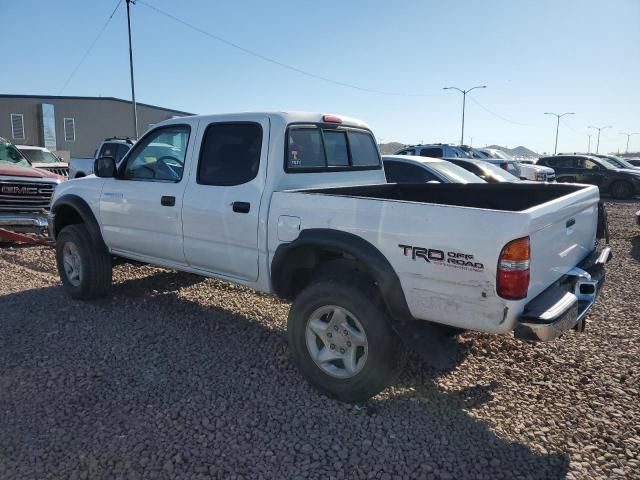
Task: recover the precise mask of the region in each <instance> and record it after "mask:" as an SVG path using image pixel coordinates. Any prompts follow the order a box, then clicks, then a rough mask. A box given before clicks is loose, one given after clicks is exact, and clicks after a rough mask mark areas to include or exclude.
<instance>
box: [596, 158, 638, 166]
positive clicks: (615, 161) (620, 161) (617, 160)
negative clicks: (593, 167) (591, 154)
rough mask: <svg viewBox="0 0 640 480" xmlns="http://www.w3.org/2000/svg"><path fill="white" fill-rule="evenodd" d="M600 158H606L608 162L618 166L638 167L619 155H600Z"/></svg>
mask: <svg viewBox="0 0 640 480" xmlns="http://www.w3.org/2000/svg"><path fill="white" fill-rule="evenodd" d="M600 159H601V160H604V161H605V162H606V163H608V164H609V165H611V166H613V167H616V168H634V169H635V168H636V167H635V166H633V165H632V164H630V163H629V162H627V161H626V160H623V159H621V158H618V157H600Z"/></svg>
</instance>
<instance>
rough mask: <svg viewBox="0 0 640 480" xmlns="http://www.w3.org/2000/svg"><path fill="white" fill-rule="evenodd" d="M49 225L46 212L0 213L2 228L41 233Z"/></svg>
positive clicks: (0, 225)
mask: <svg viewBox="0 0 640 480" xmlns="http://www.w3.org/2000/svg"><path fill="white" fill-rule="evenodd" d="M48 225H49V222H48V220H47V215H46V214H24V215H4V214H0V228H6V229H9V230H14V231H16V232H31V233H41V232H42V231H43V230H46V229H47V227H48Z"/></svg>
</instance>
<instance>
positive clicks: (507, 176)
mask: <svg viewBox="0 0 640 480" xmlns="http://www.w3.org/2000/svg"><path fill="white" fill-rule="evenodd" d="M480 168H481V169H482V170H484V171H485V172H486V173H487V175H489V176H491V177H493V178H495V179H496V180H498V181H499V182H518V181H520V179H519V178H518V177H516V176H515V175H512V174H511V173H509V172H507V171H506V170H505V169H503V168H500V167H497V166H495V165H493V164H492V163H489V162H487V163H486V164H483V165H480Z"/></svg>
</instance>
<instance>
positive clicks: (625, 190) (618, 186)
mask: <svg viewBox="0 0 640 480" xmlns="http://www.w3.org/2000/svg"><path fill="white" fill-rule="evenodd" d="M611 195H613V196H614V198H617V199H618V200H626V199H628V198H631V196H632V195H633V186H632V185H631V184H630V183H628V182H624V181H617V182H615V183H614V184H613V185H611Z"/></svg>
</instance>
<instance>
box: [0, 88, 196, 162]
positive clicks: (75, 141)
mask: <svg viewBox="0 0 640 480" xmlns="http://www.w3.org/2000/svg"><path fill="white" fill-rule="evenodd" d="M136 105H137V111H138V131H139V133H140V134H142V133H143V132H144V131H145V130H147V129H148V128H149V126H150V125H153V124H155V123H158V122H161V121H162V120H166V119H168V118H173V117H181V116H185V115H192V114H191V113H187V112H181V111H179V110H172V109H170V108H162V107H156V106H154V105H146V104H144V103H137V104H136ZM113 136H123V137H131V138H134V128H133V118H132V113H131V102H130V101H128V100H122V99H120V98H114V97H67V96H50V95H40V96H38V95H0V137H4V138H6V139H8V140H10V141H11V142H12V143H14V144H17V145H37V146H41V147H47V148H48V149H49V150H52V151H56V152H57V153H58V154H60V155H62V156H63V157H66V158H68V157H70V156H71V157H90V156H93V154H94V152H95V149H96V147H97V146H98V144H99V143H100V142H101V141H102V140H104V139H105V138H106V137H113Z"/></svg>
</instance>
